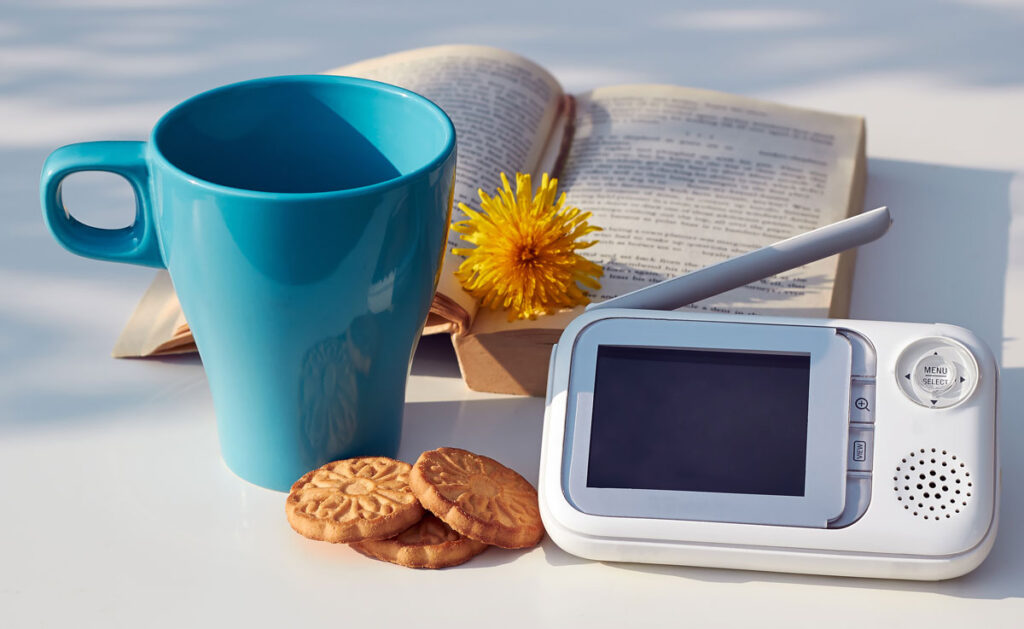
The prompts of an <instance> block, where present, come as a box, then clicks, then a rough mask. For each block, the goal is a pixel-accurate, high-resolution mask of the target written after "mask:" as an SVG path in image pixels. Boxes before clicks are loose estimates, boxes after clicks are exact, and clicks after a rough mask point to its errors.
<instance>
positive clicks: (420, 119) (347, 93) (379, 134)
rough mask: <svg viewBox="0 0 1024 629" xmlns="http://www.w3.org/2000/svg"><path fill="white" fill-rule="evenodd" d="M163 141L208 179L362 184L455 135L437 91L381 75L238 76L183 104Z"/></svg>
mask: <svg viewBox="0 0 1024 629" xmlns="http://www.w3.org/2000/svg"><path fill="white" fill-rule="evenodd" d="M153 142H154V144H155V147H156V149H157V151H158V152H159V153H160V154H161V155H163V157H164V158H165V159H166V160H167V161H168V162H170V163H171V164H172V165H173V166H175V167H176V168H178V169H179V170H182V171H184V172H185V173H186V174H188V175H190V176H192V177H197V178H199V179H203V180H205V181H207V182H210V183H213V184H217V185H220V186H227V187H230V188H239V189H244V190H252V191H259V192H286V193H311V192H330V191H338V190H350V189H353V188H361V187H365V186H370V185H374V184H378V183H382V182H385V181H389V180H392V179H395V178H398V177H401V176H403V175H408V174H411V173H414V172H416V171H418V170H420V169H423V168H425V167H427V166H429V165H430V164H431V163H433V162H435V161H436V160H439V159H442V158H443V157H444V156H445V154H446V153H447V148H448V147H449V146H450V145H452V144H453V143H454V130H453V128H452V127H451V122H450V121H449V120H448V118H447V117H446V116H445V115H444V113H443V112H441V110H440V109H439V108H438V107H437V106H436V105H434V104H433V103H431V102H430V101H428V100H426V99H424V98H422V97H419V96H417V95H415V94H412V93H411V92H407V91H405V90H401V89H398V88H394V87H391V86H388V85H383V84H380V83H374V82H372V81H364V80H361V79H351V78H346V77H334V76H308V77H280V78H273V79H261V80H256V81H249V82H246V83H239V84H236V85H229V86H227V87H224V88H220V89H217V90H213V91H211V92H206V93H204V94H200V95H199V96H196V97H194V98H192V99H189V100H187V101H185V102H184V103H182V104H181V105H178V106H177V107H175V108H174V109H172V110H171V111H170V112H168V113H167V115H165V116H164V117H163V118H162V119H161V120H160V122H158V123H157V126H156V128H155V129H154V131H153Z"/></svg>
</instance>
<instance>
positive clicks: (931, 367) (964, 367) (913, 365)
mask: <svg viewBox="0 0 1024 629" xmlns="http://www.w3.org/2000/svg"><path fill="white" fill-rule="evenodd" d="M896 379H897V380H898V381H899V384H900V389H902V390H903V393H904V394H906V396H907V397H909V398H910V399H911V400H913V401H914V402H917V403H918V404H920V405H921V406H926V407H928V408H948V407H950V406H954V405H956V404H959V403H960V402H963V401H964V400H966V399H967V398H968V397H969V396H970V395H971V393H972V392H973V391H974V386H975V385H976V384H977V380H978V363H977V362H976V361H975V360H974V356H973V355H972V354H971V353H970V352H969V351H967V348H965V347H964V346H963V345H960V344H959V343H957V342H956V341H954V340H952V339H945V338H928V339H921V340H919V341H915V342H914V343H912V344H911V345H910V346H909V347H907V348H906V349H905V350H903V353H902V354H900V358H899V360H898V361H897V362H896Z"/></svg>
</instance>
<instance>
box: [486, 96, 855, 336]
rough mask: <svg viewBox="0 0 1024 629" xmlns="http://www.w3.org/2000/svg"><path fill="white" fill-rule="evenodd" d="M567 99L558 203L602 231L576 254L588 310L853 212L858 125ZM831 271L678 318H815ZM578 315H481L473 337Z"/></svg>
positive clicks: (739, 102) (757, 109)
mask: <svg viewBox="0 0 1024 629" xmlns="http://www.w3.org/2000/svg"><path fill="white" fill-rule="evenodd" d="M575 98H576V118H575V135H574V137H573V143H572V148H571V150H570V151H569V156H568V161H567V163H566V165H565V169H564V172H563V173H562V178H561V182H560V189H561V190H564V191H565V192H566V201H567V203H569V204H571V205H574V206H577V207H579V208H580V209H582V210H584V211H586V212H591V213H592V215H593V216H592V217H591V219H590V222H591V223H592V224H595V225H598V226H600V227H603V228H604V230H603V231H600V232H596V233H594V234H591V237H592V238H595V239H597V240H598V244H596V245H595V246H593V247H591V248H589V249H586V250H583V251H582V252H581V253H583V255H585V256H586V257H587V258H589V259H591V260H593V261H595V262H597V263H599V264H601V265H602V266H603V267H604V277H602V278H601V285H602V288H601V290H600V291H599V292H598V293H597V294H596V295H592V296H591V297H592V299H593V300H594V301H601V300H604V299H609V298H611V297H616V296H618V295H622V294H624V293H628V292H630V291H633V290H637V289H639V288H642V287H644V286H647V285H648V284H652V283H656V282H659V281H662V280H665V279H669V278H673V277H676V276H679V275H682V274H684V273H688V272H690V271H694V270H697V269H699V268H702V267H705V266H708V265H710V264H714V263H716V262H720V261H722V260H725V259H728V258H732V257H735V256H737V255H740V254H743V253H746V252H748V251H752V250H754V249H758V248H760V247H764V246H766V245H769V244H771V243H773V242H777V241H779V240H783V239H785V238H788V237H790V236H794V235H797V234H799V233H802V232H806V231H808V230H811V229H815V228H817V227H821V226H822V225H825V224H828V223H832V222H835V221H838V220H841V219H843V218H845V217H846V216H847V214H849V213H850V211H851V210H850V205H851V198H857V199H859V198H860V196H859V194H858V193H857V192H856V190H854V187H855V177H854V175H855V171H856V170H857V168H856V165H857V162H858V159H861V158H860V157H859V155H860V154H861V152H862V151H863V144H862V140H863V133H864V131H863V120H862V119H861V118H858V117H855V116H840V115H836V114H828V113H823V112H816V111H809V110H804V109H798V108H793V107H786V106H783V105H777V104H772V103H766V102H762V101H757V100H754V99H749V98H745V97H740V96H732V95H728V94H722V93H718V92H711V91H706V90H697V89H690V88H682V87H673V86H650V85H643V86H617V87H608V88H600V89H596V90H594V91H592V92H588V93H585V94H580V95H576V97H575ZM861 185H862V182H861ZM856 205H857V206H858V207H857V209H856V211H859V210H860V208H859V203H857V204H856ZM837 259H838V258H837V256H833V257H831V258H828V259H825V260H820V261H818V262H815V263H812V264H809V265H806V266H803V267H801V268H798V269H794V270H792V271H789V272H786V273H782V274H780V275H777V276H774V277H770V278H766V279H764V280H761V281H758V282H754V283H753V284H750V285H748V286H745V287H741V288H737V289H734V290H731V291H728V292H725V293H722V294H721V295H718V296H716V297H713V298H710V299H706V300H704V301H701V302H698V303H696V304H694V305H692V306H688V307H687V309H692V310H707V311H713V312H720V313H737V314H775V315H784V316H807V317H825V316H828V311H829V306H830V303H831V300H832V290H833V284H834V280H835V277H836V273H837ZM580 312H582V308H575V309H572V310H569V311H565V312H562V313H559V314H555V315H549V316H546V317H539V318H538V319H536V320H534V321H517V322H513V323H508V322H507V321H506V315H505V313H503V312H490V311H489V312H486V313H484V312H481V313H480V315H479V316H478V318H477V320H476V321H474V324H473V332H474V333H476V334H485V333H488V332H504V331H514V330H525V329H538V328H550V329H553V330H560V329H562V328H563V327H564V326H565V325H566V324H567V323H568V322H569V321H571V320H572V319H573V318H574V317H575V316H576V315H578V314H579V313H580Z"/></svg>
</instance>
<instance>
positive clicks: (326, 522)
mask: <svg viewBox="0 0 1024 629" xmlns="http://www.w3.org/2000/svg"><path fill="white" fill-rule="evenodd" d="M409 470H410V466H409V464H408V463H403V462H402V461H395V460H394V459H389V458H387V457H383V456H365V457H357V458H354V459H345V460H343V461H334V462H332V463H328V464H326V465H324V466H322V467H320V468H317V469H315V470H313V471H312V472H308V473H306V474H305V475H304V476H303V477H302V478H300V479H299V480H297V481H295V484H294V485H292V489H291V492H290V493H289V494H288V499H287V500H286V501H285V512H286V513H287V514H288V523H289V524H291V525H292V528H293V529H295V531H296V532H297V533H299V534H301V535H304V536H306V537H308V538H310V539H316V540H323V541H325V542H335V543H338V542H344V543H349V542H358V541H362V540H366V539H385V538H388V537H394V536H395V535H397V534H399V533H401V532H402V531H404V530H405V529H407V528H409V527H410V526H412V525H413V524H415V523H416V522H417V521H418V520H419V519H420V518H421V517H422V516H423V507H422V506H420V503H419V501H418V500H416V496H414V495H413V494H412V492H411V491H410V489H409Z"/></svg>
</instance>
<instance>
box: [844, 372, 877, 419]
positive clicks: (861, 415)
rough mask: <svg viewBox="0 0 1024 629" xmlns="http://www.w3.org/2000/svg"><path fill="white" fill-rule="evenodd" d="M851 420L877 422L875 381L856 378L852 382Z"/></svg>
mask: <svg viewBox="0 0 1024 629" xmlns="http://www.w3.org/2000/svg"><path fill="white" fill-rule="evenodd" d="M850 422H851V423H855V424H873V423H875V383H874V381H871V382H863V381H857V380H854V381H853V382H852V383H851V384H850Z"/></svg>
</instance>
